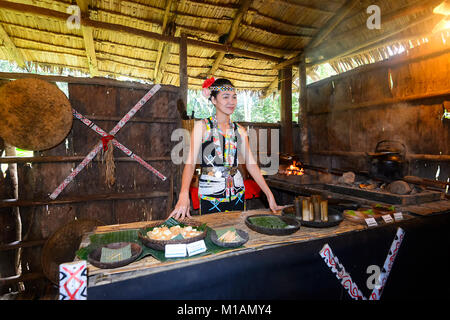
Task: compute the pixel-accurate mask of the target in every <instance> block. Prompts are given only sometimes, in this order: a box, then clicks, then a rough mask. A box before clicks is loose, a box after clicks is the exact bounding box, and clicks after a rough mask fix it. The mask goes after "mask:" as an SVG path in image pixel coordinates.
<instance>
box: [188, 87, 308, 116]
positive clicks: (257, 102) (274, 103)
mask: <svg viewBox="0 0 450 320" xmlns="http://www.w3.org/2000/svg"><path fill="white" fill-rule="evenodd" d="M237 95H238V97H237V100H238V103H237V107H236V110H235V111H234V113H233V115H232V116H231V119H232V120H233V121H242V122H268V123H277V122H279V121H280V105H281V98H280V95H279V94H275V95H270V96H269V97H267V98H265V99H260V97H259V95H258V94H257V93H256V92H251V91H238V93H237ZM298 98H299V95H298V92H294V93H293V95H292V121H293V122H297V114H298V106H299V103H298ZM192 112H194V117H195V118H197V119H203V118H207V117H210V116H211V115H213V114H214V112H215V111H214V105H213V104H212V102H211V101H208V100H207V99H206V98H205V97H203V95H202V93H201V91H200V90H189V91H188V105H187V113H188V115H192Z"/></svg>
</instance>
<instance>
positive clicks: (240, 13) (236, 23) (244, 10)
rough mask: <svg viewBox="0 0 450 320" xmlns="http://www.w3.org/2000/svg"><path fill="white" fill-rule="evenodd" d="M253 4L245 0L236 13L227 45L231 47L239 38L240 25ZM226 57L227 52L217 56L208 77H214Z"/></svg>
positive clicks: (249, 0)
mask: <svg viewBox="0 0 450 320" xmlns="http://www.w3.org/2000/svg"><path fill="white" fill-rule="evenodd" d="M251 3H252V0H244V1H243V2H242V4H241V6H240V8H239V10H238V12H237V13H236V16H235V17H234V20H233V22H232V24H231V26H230V30H229V32H228V38H227V40H226V41H225V45H227V46H230V47H231V44H232V43H233V41H234V39H235V38H236V36H237V33H238V30H239V25H240V23H241V21H242V18H243V17H244V15H245V14H246V13H247V10H248V9H249V8H250V5H251ZM224 57H225V52H219V54H218V55H217V58H216V61H214V63H213V66H212V67H211V69H210V70H209V72H208V76H211V75H214V74H215V72H216V71H217V69H218V68H219V65H220V63H221V62H222V60H223V58H224Z"/></svg>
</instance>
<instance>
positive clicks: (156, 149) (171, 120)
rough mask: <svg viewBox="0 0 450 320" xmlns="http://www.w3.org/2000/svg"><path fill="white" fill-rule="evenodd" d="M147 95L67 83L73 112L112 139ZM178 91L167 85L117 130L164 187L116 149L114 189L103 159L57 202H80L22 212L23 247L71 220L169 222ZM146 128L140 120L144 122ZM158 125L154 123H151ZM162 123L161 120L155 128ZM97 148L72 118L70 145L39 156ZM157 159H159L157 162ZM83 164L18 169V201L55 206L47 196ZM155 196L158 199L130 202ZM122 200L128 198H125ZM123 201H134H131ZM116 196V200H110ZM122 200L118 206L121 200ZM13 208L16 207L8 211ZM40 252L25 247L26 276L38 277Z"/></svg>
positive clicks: (88, 132) (90, 133) (93, 136)
mask: <svg viewBox="0 0 450 320" xmlns="http://www.w3.org/2000/svg"><path fill="white" fill-rule="evenodd" d="M147 91H148V89H130V88H123V87H114V86H105V85H90V84H69V99H70V102H71V105H72V107H73V108H74V109H76V110H77V111H78V112H80V113H81V114H83V115H85V116H86V117H88V118H89V116H93V117H92V118H95V119H96V120H93V121H94V122H95V123H96V124H97V125H98V126H100V127H101V128H102V129H104V130H105V131H107V132H109V131H110V130H111V129H112V128H113V127H114V126H115V125H116V123H117V122H118V120H119V119H120V118H122V117H123V116H124V115H125V114H126V113H127V112H128V111H129V110H130V109H131V108H132V107H133V106H134V105H135V104H136V103H137V102H138V101H139V100H140V99H141V98H142V97H143V96H144V95H145V94H146V93H147ZM178 98H179V91H178V88H175V87H172V86H162V87H161V89H160V90H159V91H158V92H157V93H156V94H155V95H154V96H153V97H152V98H151V99H150V100H149V101H148V102H147V103H146V104H145V105H144V106H143V107H142V108H141V109H140V110H139V111H138V112H137V113H136V115H135V116H134V117H133V118H132V119H131V120H130V121H129V122H128V123H127V124H126V125H125V126H124V127H123V128H122V129H121V130H120V131H119V133H118V134H117V135H116V138H117V140H118V141H119V142H120V143H122V144H123V145H124V146H126V147H127V148H129V149H130V150H131V151H133V152H134V153H135V154H137V155H138V156H140V157H141V158H143V159H144V160H146V159H150V160H147V162H148V163H149V164H150V165H152V166H153V167H154V168H156V169H157V170H158V171H160V172H161V173H162V174H164V175H165V176H166V177H167V180H166V181H162V180H160V179H159V178H158V177H156V176H155V175H154V174H153V173H151V172H150V171H148V170H147V169H145V168H144V167H143V166H141V165H140V164H138V163H137V162H134V161H128V160H129V158H128V157H127V156H126V155H125V154H124V153H122V152H121V151H120V150H118V149H117V148H115V149H114V158H119V157H120V158H122V159H125V160H119V161H116V162H115V167H116V169H115V170H116V175H115V177H116V182H115V184H114V185H113V186H112V187H108V186H107V184H106V182H105V171H106V163H104V162H102V161H97V160H101V153H102V152H100V153H99V155H97V157H96V158H95V160H96V161H92V162H91V163H90V164H89V165H88V166H87V167H86V168H85V169H84V170H83V171H81V172H80V173H79V174H78V175H77V176H76V177H75V179H74V180H73V181H72V182H71V183H70V184H69V185H68V186H67V187H66V188H65V189H64V190H63V192H62V193H61V194H60V195H59V197H58V198H57V200H64V199H73V198H78V199H81V200H77V201H76V202H73V203H68V204H49V205H37V206H24V207H21V208H20V213H21V216H22V224H23V234H24V239H23V240H24V241H34V240H40V239H47V238H49V237H50V236H51V235H52V234H53V233H54V232H55V231H57V230H58V229H59V228H61V227H62V226H64V225H66V224H67V223H69V222H71V221H73V220H74V219H78V220H81V219H94V220H98V221H100V222H102V223H103V224H118V223H129V222H135V221H145V220H160V219H165V218H166V216H167V212H168V210H169V207H168V206H170V207H171V204H169V203H168V199H169V193H170V192H169V191H170V185H171V178H174V177H173V175H174V173H175V171H176V170H175V165H174V164H173V163H172V161H171V159H170V152H171V150H172V147H173V146H174V145H175V142H172V141H171V133H172V131H173V130H175V129H176V128H178V127H179V123H180V117H179V114H178V111H177V108H176V103H177V99H178ZM139 119H140V120H142V121H140V120H139ZM153 120H155V122H152V121H153ZM158 120H161V121H158ZM99 141H100V136H99V135H98V134H97V133H95V132H94V131H93V130H91V129H90V128H88V127H87V126H86V125H84V124H83V123H81V122H80V121H79V120H76V119H74V122H73V126H72V130H71V132H70V134H69V135H68V137H67V139H65V141H63V142H62V143H61V144H59V145H58V146H55V147H54V148H52V149H49V150H46V151H43V152H39V153H36V152H35V155H41V156H81V157H84V156H86V155H87V154H88V153H89V151H91V150H92V149H93V147H94V146H95V145H96V144H97V143H98V142H99ZM152 158H158V159H161V160H156V161H153V160H152ZM80 162H81V160H80V161H78V162H68V161H65V162H64V161H63V162H48V163H40V162H36V163H32V164H19V165H18V174H19V199H21V200H50V199H49V197H48V196H49V195H50V194H51V193H52V192H53V191H54V189H55V188H56V187H57V186H58V185H59V184H60V183H61V182H62V181H63V180H64V179H65V178H66V176H67V175H69V174H70V172H71V170H72V169H73V168H75V167H76V166H77V165H78V164H79V163H80ZM152 193H158V194H161V195H160V196H156V197H150V196H145V195H144V196H142V197H140V196H138V197H137V199H134V198H133V195H135V194H137V195H139V194H152ZM124 195H125V196H124ZM126 195H129V198H127V196H126ZM85 196H86V197H93V196H94V197H95V196H99V197H105V199H106V200H97V201H89V200H88V199H85V201H83V197H85ZM110 196H114V197H115V200H107V199H108V197H110ZM117 198H119V199H117ZM6 209H11V208H6ZM41 252H42V247H32V248H24V249H23V252H22V265H23V266H26V268H27V270H25V271H24V272H25V273H28V272H39V271H40V270H41V260H40V259H41Z"/></svg>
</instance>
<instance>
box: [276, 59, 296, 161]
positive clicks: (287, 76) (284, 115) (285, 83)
mask: <svg viewBox="0 0 450 320" xmlns="http://www.w3.org/2000/svg"><path fill="white" fill-rule="evenodd" d="M279 78H280V79H279V81H280V84H281V111H280V116H281V132H280V142H282V143H280V144H281V145H280V151H281V152H284V153H293V151H294V149H293V141H292V140H293V136H292V67H286V68H284V69H282V70H281V71H280V77H279Z"/></svg>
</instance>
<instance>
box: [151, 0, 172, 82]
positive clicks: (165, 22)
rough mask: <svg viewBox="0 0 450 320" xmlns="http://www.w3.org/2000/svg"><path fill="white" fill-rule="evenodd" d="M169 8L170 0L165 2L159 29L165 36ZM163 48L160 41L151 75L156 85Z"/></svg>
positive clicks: (170, 6) (163, 45)
mask: <svg viewBox="0 0 450 320" xmlns="http://www.w3.org/2000/svg"><path fill="white" fill-rule="evenodd" d="M171 8H172V0H167V1H166V10H165V11H164V17H163V23H162V27H161V34H165V33H166V31H167V30H166V29H167V23H168V21H169V15H170V11H171ZM165 47H166V43H165V42H162V41H161V42H160V43H159V45H158V55H157V56H156V64H155V71H154V75H153V79H155V81H156V83H158V82H159V81H158V80H156V79H158V72H159V67H160V62H161V56H162V53H163V51H164V48H165ZM166 52H167V50H166Z"/></svg>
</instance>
